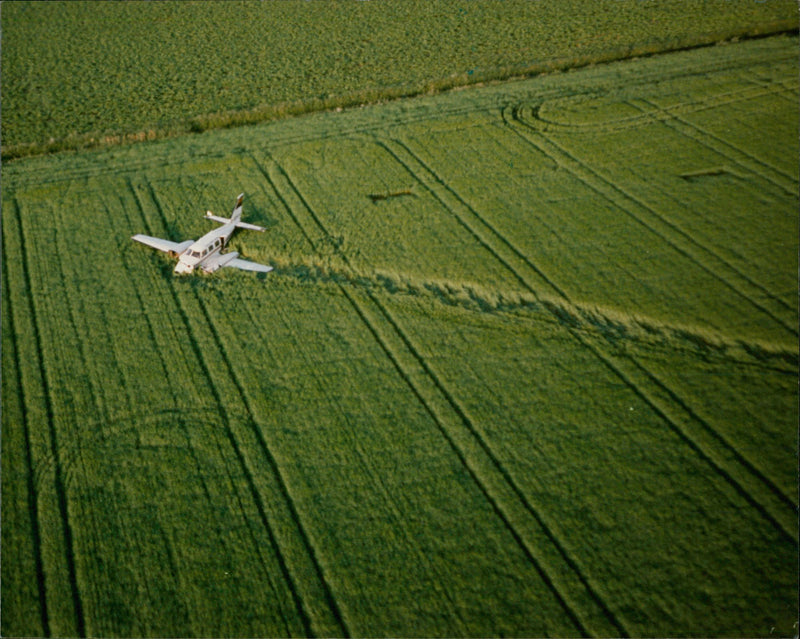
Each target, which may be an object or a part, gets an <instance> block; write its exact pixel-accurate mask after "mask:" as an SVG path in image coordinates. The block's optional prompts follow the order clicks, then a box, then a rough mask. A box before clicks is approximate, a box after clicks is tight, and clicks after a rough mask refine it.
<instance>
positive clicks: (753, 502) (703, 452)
mask: <svg viewBox="0 0 800 639" xmlns="http://www.w3.org/2000/svg"><path fill="white" fill-rule="evenodd" d="M574 335H575V337H576V338H577V339H578V340H579V341H580V342H581V344H583V345H584V346H585V347H586V348H588V349H589V350H590V351H591V352H592V353H594V354H595V356H596V357H597V358H598V359H599V360H600V361H601V362H603V364H604V365H605V366H606V367H607V368H608V369H609V370H611V371H612V372H613V373H614V374H615V375H616V376H617V377H619V378H620V379H621V380H622V381H623V382H624V383H625V384H626V386H628V388H630V389H631V391H632V392H633V393H634V394H635V395H636V396H637V397H639V399H641V400H642V401H643V402H645V403H646V404H647V405H648V406H649V407H650V409H651V410H653V411H654V412H655V413H656V414H657V415H658V416H659V417H660V418H661V419H662V421H663V422H664V423H665V424H666V425H667V426H668V427H669V428H670V430H672V431H673V432H674V433H675V434H676V435H677V436H678V437H679V438H680V439H681V441H683V442H684V443H685V444H686V445H687V446H688V447H689V448H690V449H691V450H692V451H693V452H694V453H695V454H696V455H697V456H698V457H700V458H701V459H702V460H703V461H704V462H705V463H706V464H707V465H708V466H709V467H711V468H712V469H713V470H714V472H716V473H717V474H718V475H719V476H720V477H721V478H722V479H723V480H724V481H725V482H726V483H727V484H729V485H730V486H731V487H732V488H733V489H734V491H735V492H736V493H737V494H738V495H739V496H740V497H741V498H743V499H744V500H745V501H746V502H747V503H748V504H750V506H752V507H753V508H754V509H755V510H756V511H758V513H759V514H760V515H761V516H762V517H763V518H764V519H765V520H767V521H768V522H769V523H770V524H771V525H772V526H773V527H774V528H775V529H776V530H777V531H778V532H779V533H781V534H782V535H783V536H784V537H785V538H786V540H787V541H789V542H790V543H796V539H795V537H796V533H794V532H793V531H792V525H791V524H790V523H789V517H788V514H791V515H792V517H794V513H795V512H796V507H795V506H794V504H793V503H792V502H791V500H789V499H788V498H786V497H785V495H782V493H781V491H780V490H779V489H778V488H777V487H775V488H774V490H775V491H776V492H777V495H776V497H777V501H778V502H780V506H779V508H780V509H781V510H783V509H784V508H785V507H786V506H787V502H788V506H789V509H788V511H784V517H786V521H781V519H783V518H784V517H782V516H781V515H774V514H773V513H772V512H770V511H771V510H772V509H771V508H768V507H767V506H765V505H764V504H762V503H761V502H760V501H759V500H758V499H756V497H754V496H753V495H752V494H751V493H750V492H749V491H748V490H747V489H746V488H745V486H744V485H743V483H742V482H741V481H739V480H738V479H737V478H736V477H734V475H733V474H732V473H731V472H729V471H728V470H727V469H726V468H725V467H724V465H727V464H726V463H725V462H720V461H718V460H717V457H718V456H724V455H725V453H726V452H727V453H734V455H732V456H733V457H734V462H733V463H739V464H741V463H742V462H744V467H745V470H747V471H750V470H751V469H753V470H755V469H754V468H753V467H752V465H751V464H750V463H749V462H746V460H745V459H744V457H743V456H742V455H741V453H739V452H738V451H735V449H733V447H732V446H726V450H725V451H722V452H720V453H716V452H710V451H709V450H708V448H709V444H708V442H704V443H702V444H701V443H700V442H698V441H697V437H696V435H695V436H693V434H692V433H691V432H690V431H689V429H688V428H687V427H685V426H681V424H679V423H678V420H676V419H675V418H673V417H672V416H671V415H670V412H671V409H670V408H669V407H668V405H669V403H670V402H674V403H675V404H676V405H677V407H678V408H679V409H683V410H684V411H686V413H687V416H686V417H685V418H684V419H682V420H681V421H686V422H692V421H697V422H700V423H702V420H700V419H699V418H698V417H697V416H696V415H695V413H694V412H693V411H692V410H691V409H690V408H689V407H688V406H687V405H686V404H685V402H683V401H682V400H680V399H679V398H678V397H677V396H676V395H675V394H674V393H672V392H671V391H669V390H668V389H667V388H666V387H665V386H663V384H661V383H660V382H659V381H658V380H657V379H656V378H655V376H653V375H652V373H650V372H649V371H648V370H646V369H645V367H644V366H643V365H642V364H640V363H639V362H637V361H636V360H635V359H634V358H633V357H630V356H628V357H626V358H624V359H622V358H616V357H613V356H610V355H609V354H608V353H606V352H604V351H603V350H602V349H600V348H598V347H596V346H595V345H593V344H592V343H591V342H590V341H589V340H587V339H584V338H583V337H581V336H580V335H577V334H574ZM624 360H627V361H629V362H630V363H631V364H632V365H633V366H634V367H635V369H636V370H637V371H639V372H643V373H645V375H646V378H647V379H648V380H649V381H650V382H652V383H654V384H655V385H657V389H656V392H653V391H652V390H649V391H648V390H645V389H644V388H643V387H642V385H641V384H639V383H637V382H636V381H634V379H633V376H632V375H629V374H627V373H626V372H625V370H624V369H623V367H624V366H625V364H624ZM639 380H640V381H641V377H639ZM658 390H662V391H665V392H666V394H667V396H668V398H669V402H664V403H665V404H667V406H664V405H662V402H661V401H659V400H658V399H657V398H656V397H655V395H657V391H658ZM709 430H713V429H710V427H709ZM720 439H721V438H720ZM756 473H757V475H756V481H758V480H760V479H761V478H762V477H763V475H761V473H760V472H758V471H756ZM763 479H764V481H765V482H767V483H766V487H767V488H768V489H769V488H770V487H771V486H773V484H772V482H771V481H769V480H768V479H767V478H765V477H764V478H763ZM768 492H770V493H771V492H773V491H772V490H768Z"/></svg>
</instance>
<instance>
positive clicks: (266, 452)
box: [197, 296, 349, 636]
mask: <svg viewBox="0 0 800 639" xmlns="http://www.w3.org/2000/svg"><path fill="white" fill-rule="evenodd" d="M197 302H198V305H199V308H200V310H201V311H202V313H203V317H204V319H205V322H206V324H207V325H208V328H209V331H210V332H211V334H212V335H213V338H214V342H215V343H216V346H217V350H218V351H219V353H220V354H221V356H222V362H223V363H224V366H225V368H226V371H227V375H228V377H229V379H230V380H231V381H232V382H233V384H234V386H235V387H236V393H237V395H238V400H239V401H241V403H242V405H243V406H244V408H245V411H246V413H247V418H246V422H247V425H248V426H249V430H250V431H251V434H252V435H253V436H254V438H255V440H256V441H257V443H258V446H259V448H260V450H261V452H262V455H263V457H264V459H265V460H266V461H267V464H268V467H269V468H270V470H271V471H272V474H273V476H274V477H275V479H276V482H277V486H278V488H279V490H280V494H281V497H282V498H283V500H284V501H285V503H286V506H287V508H288V510H289V512H290V513H291V517H292V520H293V521H294V524H295V526H296V527H297V530H298V532H299V534H300V537H301V539H302V541H303V545H304V547H305V550H306V552H307V553H308V557H309V558H310V560H311V562H312V565H313V567H314V570H315V573H316V577H317V578H318V580H319V583H320V584H321V586H322V588H323V590H324V593H325V599H326V603H327V604H328V606H329V607H330V610H331V612H332V613H333V615H334V617H335V618H336V621H337V622H338V624H339V626H340V629H341V631H342V632H343V635H344V636H349V633H348V632H347V626H346V625H345V622H344V618H343V616H342V613H341V610H340V609H339V605H338V603H337V602H336V599H335V597H334V596H333V592H332V590H331V587H330V585H329V583H328V580H327V578H326V577H325V573H324V572H323V570H322V566H321V565H320V563H319V559H318V558H317V553H316V550H315V549H314V546H313V545H312V544H311V540H310V539H309V537H308V533H307V532H306V530H305V527H304V525H303V523H302V519H301V518H300V515H299V513H298V511H297V507H296V506H295V503H294V499H293V498H292V496H291V494H290V492H289V488H288V486H287V485H286V481H285V479H284V477H283V473H282V472H281V470H280V467H279V465H278V462H277V460H276V459H275V457H274V455H273V454H272V451H271V450H270V448H269V446H268V445H267V442H266V440H265V438H264V434H263V432H262V430H261V429H260V428H259V427H258V424H257V422H256V419H255V415H254V413H253V410H252V407H251V406H250V400H249V399H248V396H247V394H246V392H245V390H244V387H243V386H242V383H241V381H240V380H239V378H238V376H237V374H236V372H235V370H234V367H233V364H232V362H231V360H230V357H229V356H228V354H227V350H226V348H225V344H224V342H223V340H222V338H221V337H220V335H219V331H218V330H217V326H216V324H215V323H214V321H213V320H212V318H211V316H210V315H209V312H208V309H207V307H206V303H205V302H204V301H203V299H202V298H201V297H200V296H197ZM227 432H228V433H229V437H230V440H231V444H232V446H233V448H234V450H235V451H236V455H237V457H238V458H239V460H240V463H241V465H242V468H243V469H244V470H246V473H247V478H248V484H250V485H251V487H252V491H253V498H254V500H256V505H257V506H258V510H259V512H260V514H261V517H262V520H263V522H264V525H265V526H268V525H269V524H268V521H267V516H266V511H265V509H264V505H263V500H262V498H261V495H260V493H259V492H258V490H257V488H256V486H255V480H254V478H253V475H252V472H251V471H250V468H249V465H248V464H247V462H246V460H245V457H244V455H243V454H242V453H241V448H240V446H239V444H238V443H237V442H236V440H235V437H234V434H233V429H232V428H231V427H230V424H229V427H228V431H227ZM270 530H271V529H270ZM273 535H274V533H272V532H271V533H270V537H272V538H273V543H274V544H275V547H276V549H277V539H275V538H274V536H273ZM280 556H281V557H282V555H280ZM281 562H282V563H284V562H285V560H284V559H281ZM285 570H286V576H287V579H290V578H291V575H290V573H289V569H288V565H287V566H286V568H285ZM289 583H291V584H293V585H292V589H293V591H294V590H295V589H296V587H297V586H296V585H294V582H293V581H291V582H289ZM296 596H297V602H298V605H299V606H300V612H301V613H302V619H303V625H304V627H305V628H306V632H307V633H309V634H311V633H312V624H313V623H314V621H313V620H311V618H310V617H309V615H308V613H307V612H306V608H305V605H304V604H303V600H302V598H301V597H300V595H299V593H296ZM323 634H325V633H323Z"/></svg>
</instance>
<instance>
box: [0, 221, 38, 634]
mask: <svg viewBox="0 0 800 639" xmlns="http://www.w3.org/2000/svg"><path fill="white" fill-rule="evenodd" d="M8 219H9V218H8V217H6V220H8ZM10 233H11V231H10V229H9V225H8V223H7V224H6V228H5V229H4V232H3V233H2V243H3V253H2V260H3V273H2V277H3V281H4V282H5V291H6V292H7V293H8V294H6V295H4V296H3V303H4V304H5V305H6V309H5V310H6V312H7V315H6V318H7V322H8V323H7V324H6V325H5V326H4V327H3V330H5V331H8V333H9V334H10V335H11V336H12V339H10V340H9V342H10V344H11V357H12V359H13V361H14V370H15V372H16V374H17V375H19V377H20V379H19V381H20V397H19V401H20V405H21V409H22V419H21V423H20V424H19V426H20V428H21V429H22V434H23V441H24V444H25V454H24V457H23V460H22V463H23V464H24V468H23V469H22V472H23V473H24V474H25V486H26V489H27V502H28V516H29V518H30V523H31V543H32V545H33V555H34V561H35V571H36V588H37V593H38V601H37V607H38V608H39V620H40V623H41V625H42V636H44V637H49V636H50V624H49V620H48V617H47V591H46V588H45V574H44V566H43V560H42V535H41V532H40V522H39V517H40V516H39V508H38V503H39V499H38V494H37V493H38V491H37V490H36V484H35V481H34V476H33V447H32V442H31V434H30V428H31V425H30V423H29V417H28V409H27V403H28V401H29V399H28V397H27V393H26V391H25V384H24V383H23V382H24V380H23V376H22V367H21V363H22V362H21V361H20V356H19V351H18V344H17V332H16V330H15V321H16V320H15V318H14V311H15V308H16V304H15V303H14V302H13V301H12V299H10V298H11V296H10V293H11V290H12V289H11V287H10V284H9V281H8V279H9V277H10V276H9V263H8V261H9V260H8V255H9V249H8V237H9V234H10ZM23 252H24V251H23ZM31 310H32V309H31ZM6 372H7V371H6ZM5 430H6V427H5V426H4V427H3V431H4V432H5ZM5 470H6V472H8V470H9V469H8V468H6V469H5ZM14 471H15V472H17V471H16V469H14ZM4 483H5V482H4Z"/></svg>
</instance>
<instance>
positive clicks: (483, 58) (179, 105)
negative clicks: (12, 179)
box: [2, 0, 797, 159]
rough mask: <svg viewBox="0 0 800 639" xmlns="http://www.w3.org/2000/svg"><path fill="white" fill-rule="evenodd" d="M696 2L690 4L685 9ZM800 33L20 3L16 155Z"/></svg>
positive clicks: (777, 16)
mask: <svg viewBox="0 0 800 639" xmlns="http://www.w3.org/2000/svg"><path fill="white" fill-rule="evenodd" d="M687 5H689V6H687ZM796 28H797V9H796V6H795V4H794V3H791V2H787V1H783V0H782V1H775V2H769V3H758V2H736V3H731V2H728V1H726V0H714V1H713V2H706V3H704V4H703V6H702V11H699V10H698V8H697V7H694V6H691V4H690V3H686V2H681V1H679V0H668V1H665V2H661V3H659V4H658V5H657V6H655V5H653V4H650V3H642V2H632V1H627V2H609V1H604V2H602V3H601V4H600V5H597V4H596V3H594V2H586V1H585V0H570V1H567V2H560V3H555V2H529V1H527V0H506V1H504V2H482V3H471V2H467V1H460V2H455V3H452V2H448V3H443V2H434V3H391V4H384V3H366V2H362V3H346V4H345V3H300V2H276V3H263V2H261V3H254V2H246V3H232V2H231V3H228V2H217V3H199V4H194V3H190V2H180V3H148V2H128V3H91V2H70V3H66V2H49V3H25V2H20V3H11V4H7V5H6V6H5V7H4V8H3V12H2V32H3V75H2V95H3V147H2V154H3V158H5V159H9V158H14V157H22V156H26V155H36V154H42V153H50V152H56V151H62V150H66V149H81V148H90V147H96V146H106V145H114V144H120V143H130V142H136V141H143V140H149V139H155V138H163V137H171V136H174V135H181V134H184V133H187V132H191V131H204V130H208V129H215V128H222V127H230V126H237V125H241V124H250V123H254V122H261V121H265V120H270V119H275V118H281V117H285V116H288V115H296V114H300V113H307V112H310V111H317V110H323V109H332V108H340V107H349V106H355V105H359V104H364V103H369V102H376V101H381V100H387V99H393V98H397V97H403V96H408V95H417V94H421V93H427V92H437V91H442V90H446V89H450V88H453V87H457V86H463V85H467V84H473V83H477V82H486V81H491V80H497V79H503V78H508V77H510V76H514V75H526V74H539V73H545V72H549V71H553V70H560V69H566V68H574V67H580V66H586V65H589V64H593V63H597V62H605V61H609V60H613V59H620V58H624V57H630V56H637V55H647V54H652V53H656V52H660V51H668V50H675V49H681V48H687V47H693V46H698V45H705V44H709V43H713V42H717V41H721V40H725V39H730V38H734V37H742V36H758V35H763V34H767V33H775V32H779V31H785V30H791V29H796Z"/></svg>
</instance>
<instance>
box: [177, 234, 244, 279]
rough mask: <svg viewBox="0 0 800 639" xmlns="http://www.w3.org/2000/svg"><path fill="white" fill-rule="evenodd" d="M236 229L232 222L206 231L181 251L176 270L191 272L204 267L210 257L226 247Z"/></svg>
mask: <svg viewBox="0 0 800 639" xmlns="http://www.w3.org/2000/svg"><path fill="white" fill-rule="evenodd" d="M235 230H236V224H235V223H233V222H231V223H229V224H225V225H224V226H220V227H219V228H217V229H214V230H213V231H209V232H208V233H206V234H205V235H204V236H203V237H201V238H200V239H199V240H196V241H195V243H194V244H192V245H191V246H190V247H189V248H187V249H186V250H185V251H184V252H183V253H181V255H180V257H179V259H178V263H177V265H176V266H175V272H176V273H191V272H192V271H194V269H196V268H203V264H204V263H206V262H207V261H208V260H209V258H211V257H212V256H214V255H215V254H217V253H219V252H220V251H221V250H222V249H224V248H225V246H226V245H227V244H228V240H229V239H230V237H231V235H233V232H234V231H235ZM209 270H211V269H209ZM213 270H216V269H213Z"/></svg>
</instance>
